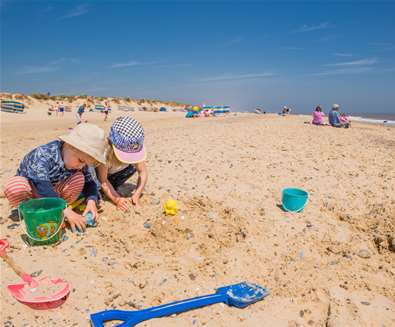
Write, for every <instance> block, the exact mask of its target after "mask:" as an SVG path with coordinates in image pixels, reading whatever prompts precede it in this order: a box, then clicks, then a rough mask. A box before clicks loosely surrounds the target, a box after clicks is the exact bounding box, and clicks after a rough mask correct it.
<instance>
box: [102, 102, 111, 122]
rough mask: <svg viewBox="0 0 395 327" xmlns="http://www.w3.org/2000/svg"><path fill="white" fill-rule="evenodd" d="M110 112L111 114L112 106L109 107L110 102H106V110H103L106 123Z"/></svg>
mask: <svg viewBox="0 0 395 327" xmlns="http://www.w3.org/2000/svg"><path fill="white" fill-rule="evenodd" d="M109 112H110V106H109V104H108V102H105V103H104V110H103V113H104V121H106V120H107V118H108V114H109Z"/></svg>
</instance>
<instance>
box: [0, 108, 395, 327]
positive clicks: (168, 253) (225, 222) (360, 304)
mask: <svg viewBox="0 0 395 327" xmlns="http://www.w3.org/2000/svg"><path fill="white" fill-rule="evenodd" d="M119 114H121V113H120V112H117V111H116V110H115V111H114V113H112V114H111V115H110V120H109V121H108V122H105V123H104V122H103V121H102V119H103V116H102V115H100V114H98V113H88V115H87V119H88V120H89V121H90V122H93V123H97V124H98V125H100V126H102V127H103V128H105V129H106V130H108V128H109V126H110V125H111V120H113V119H114V118H115V117H116V116H118V115H119ZM38 116H40V117H38ZM73 116H74V114H73V113H66V115H65V118H63V119H61V118H55V117H47V116H46V114H45V111H44V109H43V110H42V112H40V113H38V112H37V113H36V114H29V115H15V114H6V113H1V119H2V125H1V134H2V135H1V145H2V153H1V166H2V167H1V176H0V181H1V184H2V185H3V184H4V182H5V181H6V180H7V178H9V177H10V176H12V175H13V174H14V173H15V171H16V168H17V165H18V163H19V161H20V159H21V158H22V157H23V155H24V154H25V153H26V152H27V151H29V150H30V149H32V148H33V147H34V146H37V145H40V144H44V143H46V142H48V141H50V140H52V139H54V138H55V137H56V136H57V135H59V134H62V133H65V132H67V130H68V128H69V127H72V126H74V117H73ZM133 116H134V117H135V118H137V119H138V120H140V121H141V122H142V123H143V125H144V128H145V130H146V144H147V149H148V165H149V171H150V177H149V183H148V187H147V190H146V192H145V195H144V197H143V206H142V208H141V209H140V210H139V211H138V212H134V211H132V212H131V213H128V214H124V213H121V212H118V211H117V210H116V208H115V207H114V206H113V205H112V204H111V203H109V202H106V203H105V205H104V208H103V212H102V213H101V216H100V223H99V226H98V227H97V228H90V229H88V231H87V233H86V234H85V235H84V236H77V235H73V234H71V233H70V232H68V233H67V236H68V237H69V238H68V240H66V241H65V242H63V243H61V244H60V245H58V246H56V247H51V246H47V247H33V248H29V247H26V246H25V245H24V243H23V241H22V240H21V237H20V236H21V234H22V229H21V226H20V224H19V223H15V222H13V221H12V220H11V219H10V218H9V207H8V204H7V202H6V200H5V199H1V200H0V206H1V207H0V208H1V218H0V219H1V220H0V224H1V225H0V227H1V237H2V238H4V237H6V238H7V239H9V241H10V243H11V244H12V251H11V252H10V256H12V257H13V258H14V259H15V261H17V262H18V263H20V265H22V266H23V267H24V268H25V269H26V271H27V272H29V273H33V272H37V271H39V272H40V271H41V270H42V273H41V275H40V276H44V275H49V276H59V277H62V278H64V279H66V280H68V281H69V282H71V283H72V288H73V291H72V292H71V294H70V297H69V298H68V300H67V301H66V303H65V304H63V306H62V307H60V308H58V309H54V310H50V311H33V310H32V309H29V308H27V307H25V306H24V305H22V304H20V303H18V302H17V301H16V300H14V298H12V297H11V296H10V294H8V292H7V289H6V285H7V284H9V283H15V282H17V281H18V277H17V276H16V275H15V274H14V273H13V272H12V271H11V270H10V269H9V268H8V267H6V266H5V265H4V264H3V263H2V264H1V284H2V287H1V312H2V313H1V319H2V322H3V324H4V326H18V327H19V326H89V313H93V312H96V311H101V310H104V309H109V308H117V309H124V310H136V309H140V308H146V307H149V306H153V305H158V304H161V303H167V302H170V301H174V300H181V299H186V298H188V297H193V296H198V295H203V294H207V293H211V292H213V290H214V289H215V288H216V287H219V286H223V285H228V284H232V283H236V282H239V281H244V280H246V281H250V282H256V283H259V284H261V285H263V286H266V287H267V288H268V289H269V290H270V295H269V296H268V297H267V298H266V299H265V300H264V301H262V302H259V303H256V304H254V305H252V306H250V307H248V308H246V309H244V310H240V309H236V308H230V307H227V306H225V305H221V304H219V305H213V306H210V307H206V308H203V309H198V310H195V311H190V312H187V313H183V314H180V315H178V316H176V317H170V318H162V319H158V320H152V321H149V322H145V323H142V324H141V326H163V327H167V326H219V327H225V326H226V327H233V326H331V327H334V326H387V327H389V326H394V325H395V263H394V258H395V253H394V251H395V248H394V247H395V244H394V243H395V241H393V238H394V237H395V221H394V220H395V169H394V165H395V160H394V159H395V129H393V128H387V127H383V126H371V125H362V124H354V125H353V127H352V128H350V129H348V130H346V129H334V128H330V127H316V126H312V125H307V124H303V122H304V121H305V120H309V118H307V117H300V116H299V117H296V116H290V117H280V116H275V115H260V116H258V115H254V114H237V115H230V116H228V117H222V118H201V119H184V118H183V114H180V113H146V112H137V113H133ZM135 182H136V179H135V178H132V179H131V180H130V183H131V184H134V183H135ZM129 186H130V185H129ZM287 186H296V187H301V188H304V189H305V190H307V191H308V192H309V194H310V200H309V202H308V205H307V206H306V208H305V210H304V211H303V212H301V213H298V214H291V213H286V212H283V211H282V210H281V208H280V207H279V204H280V197H281V190H282V188H284V187H287ZM126 188H128V187H126ZM129 188H130V187H129ZM169 196H172V197H174V198H175V199H176V200H177V201H178V204H179V206H180V211H179V213H178V215H177V216H174V217H165V216H164V215H163V214H162V209H161V206H162V204H163V201H164V200H166V199H167V198H168V197H169Z"/></svg>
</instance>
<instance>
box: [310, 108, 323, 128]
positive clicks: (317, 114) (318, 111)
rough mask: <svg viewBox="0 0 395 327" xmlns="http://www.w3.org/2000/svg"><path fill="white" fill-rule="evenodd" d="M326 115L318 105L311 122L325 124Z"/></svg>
mask: <svg viewBox="0 0 395 327" xmlns="http://www.w3.org/2000/svg"><path fill="white" fill-rule="evenodd" d="M324 116H325V114H324V113H323V112H322V109H321V107H320V106H317V107H316V108H315V110H314V112H313V121H312V122H311V123H312V124H314V125H325V124H324Z"/></svg>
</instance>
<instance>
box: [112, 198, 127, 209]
mask: <svg viewBox="0 0 395 327" xmlns="http://www.w3.org/2000/svg"><path fill="white" fill-rule="evenodd" d="M115 204H116V205H117V209H118V210H121V211H123V212H127V211H129V200H128V199H127V198H122V197H119V198H117V199H116V200H115Z"/></svg>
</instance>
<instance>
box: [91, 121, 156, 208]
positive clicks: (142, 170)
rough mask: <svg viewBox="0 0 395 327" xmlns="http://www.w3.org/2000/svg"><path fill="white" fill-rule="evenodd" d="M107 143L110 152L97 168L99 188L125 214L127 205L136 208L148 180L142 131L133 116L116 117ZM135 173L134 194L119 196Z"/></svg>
mask: <svg viewBox="0 0 395 327" xmlns="http://www.w3.org/2000/svg"><path fill="white" fill-rule="evenodd" d="M108 142H109V145H110V149H109V150H108V154H107V165H100V166H99V167H98V168H97V169H96V173H97V177H98V181H99V188H101V190H102V192H103V193H104V194H105V195H106V196H107V197H108V198H109V199H110V200H111V201H112V202H114V203H115V204H116V206H117V208H118V209H119V210H122V211H128V210H129V205H130V204H131V205H136V206H137V205H139V199H140V197H141V195H142V193H143V191H144V187H145V185H146V184H147V180H148V170H147V165H146V163H145V159H146V151H145V146H144V129H143V127H142V126H141V124H140V123H139V122H138V121H136V120H135V119H133V118H132V117H119V118H117V119H116V120H115V121H114V123H113V124H112V126H111V129H110V133H109V135H108ZM136 171H137V173H138V179H137V186H136V189H135V190H134V193H133V194H132V196H131V197H130V198H128V197H124V196H122V195H120V194H119V193H118V191H117V189H118V187H120V186H121V185H123V184H124V183H125V182H126V181H127V180H128V179H129V178H130V177H132V176H133V175H134V174H135V173H136Z"/></svg>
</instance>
